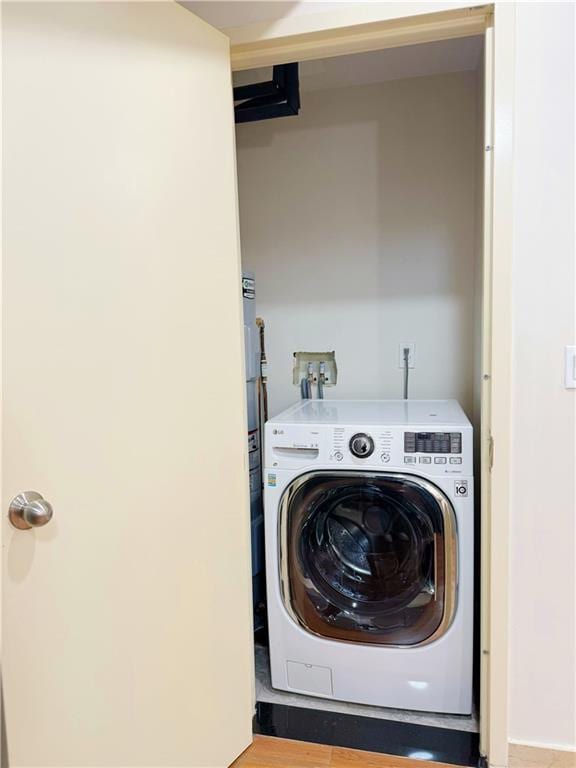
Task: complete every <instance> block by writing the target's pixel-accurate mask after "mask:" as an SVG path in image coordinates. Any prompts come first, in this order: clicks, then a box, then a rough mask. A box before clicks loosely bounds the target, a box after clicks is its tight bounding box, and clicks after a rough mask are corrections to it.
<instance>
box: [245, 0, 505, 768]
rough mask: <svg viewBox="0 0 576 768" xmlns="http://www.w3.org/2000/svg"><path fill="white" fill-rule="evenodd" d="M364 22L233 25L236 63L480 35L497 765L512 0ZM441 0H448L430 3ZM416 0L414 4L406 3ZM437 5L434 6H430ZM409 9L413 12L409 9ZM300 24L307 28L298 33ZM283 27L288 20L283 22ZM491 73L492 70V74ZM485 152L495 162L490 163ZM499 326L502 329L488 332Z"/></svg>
mask: <svg viewBox="0 0 576 768" xmlns="http://www.w3.org/2000/svg"><path fill="white" fill-rule="evenodd" d="M387 5H388V8H387V9H385V10H382V11H381V17H380V19H379V20H377V21H371V22H370V23H361V22H358V23H356V24H354V22H353V20H352V19H350V24H349V25H344V26H334V27H330V28H326V27H325V28H322V29H316V30H314V29H311V28H310V25H311V19H312V21H313V17H310V16H308V17H307V18H306V19H305V20H304V21H302V22H300V30H299V28H298V27H299V23H298V22H297V21H294V20H293V24H292V25H291V27H290V32H291V34H286V35H285V36H274V34H273V33H270V31H269V27H266V26H264V25H262V26H261V27H260V29H259V30H257V31H256V34H255V36H254V39H251V40H250V39H248V40H247V41H246V39H245V38H246V37H249V36H247V35H242V34H239V30H238V29H237V30H233V32H234V34H233V36H232V43H231V62H232V70H233V71H240V70H246V69H253V68H256V67H262V66H271V65H273V64H283V63H289V62H292V61H306V60H311V59H320V58H326V57H332V56H343V55H347V54H352V53H360V52H365V51H374V50H379V49H383V48H394V47H399V46H405V45H414V44H416V43H424V42H433V41H437V40H445V39H449V38H456V37H469V36H473V35H480V34H486V32H487V30H489V33H488V35H487V46H486V55H487V56H490V63H489V65H488V67H487V68H486V75H487V78H486V79H487V80H489V82H485V83H484V93H485V113H486V115H487V119H486V142H485V147H484V150H485V151H484V154H485V155H486V154H487V153H490V154H489V158H490V159H487V160H486V162H485V171H484V172H485V179H484V187H483V189H484V202H485V205H486V208H487V210H486V212H485V218H484V243H483V262H484V263H483V280H484V291H483V293H484V295H483V317H482V337H483V355H482V358H483V359H482V363H483V365H482V382H481V387H482V429H481V455H480V464H481V484H482V495H483V499H484V501H483V504H482V509H481V528H482V532H483V541H482V551H481V566H480V567H481V583H482V587H483V589H482V596H481V617H482V618H481V630H480V636H481V648H480V653H481V659H480V667H481V674H480V678H481V690H480V696H481V702H480V710H481V711H480V751H481V754H483V755H484V756H486V758H487V761H488V764H489V765H490V766H492V767H493V768H505V767H506V766H507V764H508V696H509V682H508V634H509V626H508V624H509V620H508V584H509V521H510V487H509V486H510V484H509V477H510V457H511V451H510V444H511V426H512V425H511V415H510V411H511V407H510V406H511V384H512V375H511V366H510V360H511V350H512V318H511V311H510V307H511V288H512V281H511V275H512V233H513V218H512V213H513V184H512V171H513V140H514V136H513V117H514V78H515V65H514V33H515V6H514V3H504V2H497V3H495V4H492V5H476V6H473V7H470V5H468V6H466V7H464V6H462V7H460V8H454V7H452V9H450V10H441V11H439V12H433V13H426V12H424V11H425V10H428V9H430V7H431V4H429V5H427V6H423V8H424V10H421V9H420V8H418V9H417V10H415V6H416V5H418V4H413V3H407V4H406V11H405V15H403V16H402V15H401V14H399V12H398V10H397V8H396V9H395V8H394V6H396V4H394V3H392V4H387ZM434 5H436V6H440V5H443V6H444V7H445V4H440V3H435V4H434ZM410 6H412V8H411V7H410ZM432 7H433V6H432ZM411 10H412V15H410V11H411ZM302 30H303V31H302ZM286 31H287V32H288V28H286ZM490 74H491V78H490ZM490 160H491V162H490ZM492 328H497V329H498V333H491V329H492Z"/></svg>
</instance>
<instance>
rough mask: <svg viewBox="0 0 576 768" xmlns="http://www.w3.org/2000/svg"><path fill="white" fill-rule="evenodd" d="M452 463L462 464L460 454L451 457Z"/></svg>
mask: <svg viewBox="0 0 576 768" xmlns="http://www.w3.org/2000/svg"><path fill="white" fill-rule="evenodd" d="M450 464H462V459H461V458H460V456H452V457H451V458H450Z"/></svg>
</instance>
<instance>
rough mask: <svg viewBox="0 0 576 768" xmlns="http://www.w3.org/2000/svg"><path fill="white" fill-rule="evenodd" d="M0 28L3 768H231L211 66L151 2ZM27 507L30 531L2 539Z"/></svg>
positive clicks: (226, 383) (225, 157) (246, 647)
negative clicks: (20, 498)
mask: <svg viewBox="0 0 576 768" xmlns="http://www.w3.org/2000/svg"><path fill="white" fill-rule="evenodd" d="M3 26H4V40H3V44H4V52H3V53H4V83H3V87H4V94H3V97H4V148H3V149H4V267H3V268H4V295H3V310H4V311H3V325H4V337H3V339H4V341H3V344H4V349H3V352H4V356H3V366H4V382H3V400H2V416H3V425H4V432H3V465H2V469H3V514H2V517H3V636H4V637H3V675H4V681H3V682H4V709H5V712H4V714H5V719H6V733H7V748H8V753H9V758H10V765H11V768H16V767H17V766H36V767H40V766H54V767H61V766H62V767H63V766H74V768H82V767H83V766H124V767H126V766H156V768H160V767H163V766H226V765H228V764H229V763H230V762H231V761H232V760H233V758H234V757H235V756H236V755H237V754H238V753H239V752H241V751H242V750H243V749H244V748H246V746H248V744H249V743H250V741H251V715H252V672H251V669H250V659H251V642H252V641H251V615H250V563H249V512H248V498H247V483H246V461H247V455H246V444H245V443H246V437H245V435H246V429H245V405H244V385H243V340H242V335H241V296H240V266H239V250H238V236H237V210H236V186H235V157H234V125H233V115H232V92H231V79H230V69H229V50H228V40H227V39H226V38H225V37H224V36H223V35H221V34H220V33H219V32H217V31H215V30H214V29H212V28H211V27H209V26H208V25H206V24H205V23H204V22H202V21H200V20H199V19H197V18H195V17H194V16H193V15H192V14H190V13H189V12H188V11H186V10H184V9H183V8H182V7H180V6H178V5H176V4H173V3H167V2H158V3H156V2H141V3H139V2H126V3H116V2H101V3H97V2H96V3H83V2H78V3H50V2H48V3H46V2H39V3H21V2H18V3H8V4H4V6H3ZM23 491H35V492H37V493H39V494H41V495H42V496H43V497H44V498H45V499H46V500H47V502H49V503H50V504H51V505H52V506H53V509H54V516H53V519H52V520H51V521H50V522H48V523H47V524H46V525H44V526H43V527H33V528H30V529H28V530H19V529H17V528H15V527H13V526H12V524H11V523H10V522H9V520H8V517H7V513H8V508H9V505H10V502H11V500H12V499H13V498H14V497H16V496H17V495H18V494H20V493H21V492H23ZM36 507H37V511H38V509H39V507H38V505H36ZM21 512H22V510H21ZM22 514H23V515H24V517H27V518H28V519H32V517H33V516H34V508H33V506H32V507H31V506H28V507H27V509H25V510H24V511H23V512H22ZM34 521H35V522H41V520H39V519H38V518H36V519H35V520H34Z"/></svg>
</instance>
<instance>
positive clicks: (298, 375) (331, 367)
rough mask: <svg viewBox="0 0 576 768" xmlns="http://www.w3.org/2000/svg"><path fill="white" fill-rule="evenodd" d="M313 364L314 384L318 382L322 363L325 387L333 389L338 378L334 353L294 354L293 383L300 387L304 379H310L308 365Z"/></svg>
mask: <svg viewBox="0 0 576 768" xmlns="http://www.w3.org/2000/svg"><path fill="white" fill-rule="evenodd" d="M310 363H311V364H312V371H313V376H314V383H316V382H317V381H318V376H319V374H320V363H324V377H325V381H324V386H325V387H333V386H334V385H335V384H336V381H337V378H338V368H337V367H336V353H335V352H334V351H332V352H294V364H293V368H292V383H293V384H294V385H295V386H297V387H299V386H300V382H301V381H302V379H307V378H308V365H309V364H310Z"/></svg>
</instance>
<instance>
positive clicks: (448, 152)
mask: <svg viewBox="0 0 576 768" xmlns="http://www.w3.org/2000/svg"><path fill="white" fill-rule="evenodd" d="M476 108H477V103H476V74H475V73H472V72H465V73H454V74H449V75H439V76H433V77H423V78H414V79H411V80H396V81H391V82H387V83H380V84H376V85H370V86H356V87H350V88H344V89H334V90H329V91H324V92H313V93H309V94H306V93H304V94H303V107H302V113H301V116H300V117H296V118H286V119H284V120H273V121H267V122H263V123H253V124H251V125H244V126H239V127H238V130H237V137H238V165H239V189H240V223H241V235H242V253H243V259H244V263H245V266H246V267H247V268H249V269H252V270H254V272H255V273H256V280H257V308H258V313H259V314H261V315H262V316H263V317H264V318H265V320H266V327H267V340H268V348H269V362H270V399H271V408H272V413H275V412H278V411H279V410H281V409H282V408H284V407H286V406H287V405H289V404H290V402H293V401H294V400H295V399H297V398H298V393H297V391H296V389H293V388H292V385H291V383H290V371H291V354H292V352H294V351H296V350H298V349H307V350H313V349H318V350H321V349H335V350H336V355H337V360H338V366H339V372H340V379H339V384H338V387H337V388H336V389H334V390H329V391H328V393H327V396H335V397H400V396H401V371H400V370H399V368H398V345H399V344H400V343H403V342H414V343H415V344H416V368H415V369H414V371H413V373H412V389H411V395H412V396H413V397H456V398H457V399H459V400H460V401H461V402H462V404H463V405H464V407H465V408H466V409H467V411H468V413H469V414H470V415H471V410H472V408H471V407H472V400H473V377H474V345H475V343H476V340H475V334H476V333H477V332H478V331H479V329H477V328H475V324H474V303H475V296H476V295H477V294H478V295H479V291H476V290H475V274H476V273H477V271H478V270H477V250H478V248H477V240H476V226H478V224H479V222H478V221H477V210H476V209H477V201H476V187H477V185H476V173H477V160H478V157H477V155H478V152H477V147H478V144H477V138H476V130H477V122H478V121H477V116H476Z"/></svg>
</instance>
